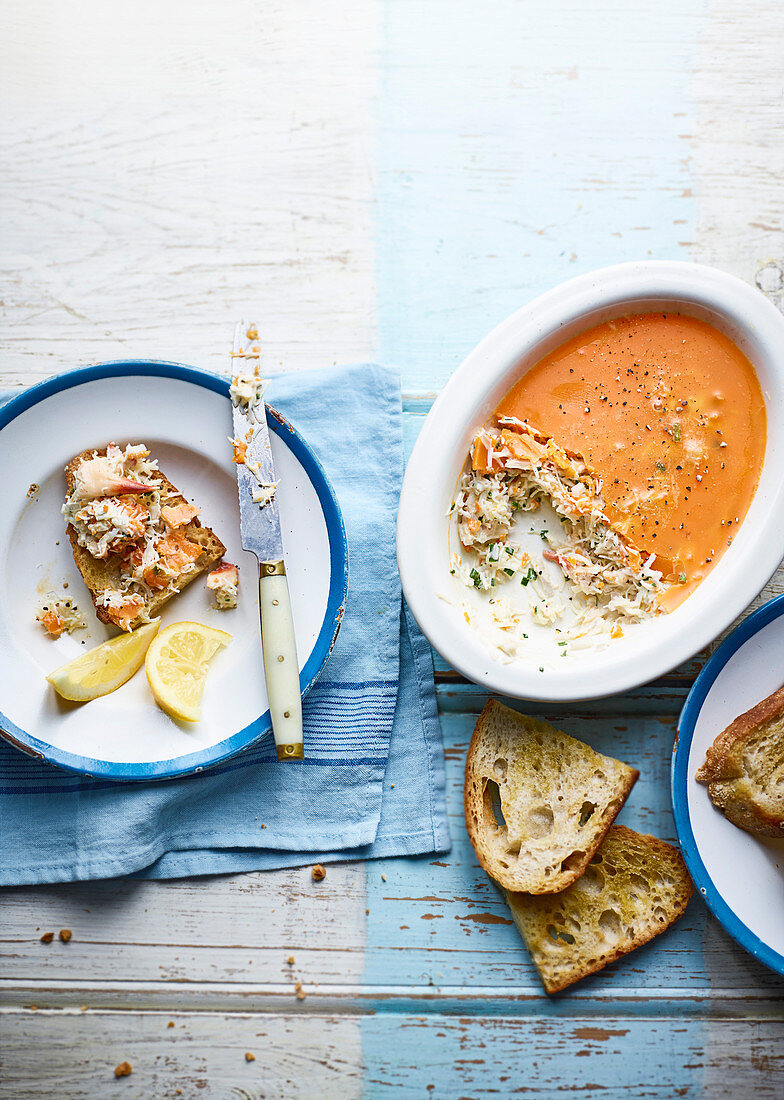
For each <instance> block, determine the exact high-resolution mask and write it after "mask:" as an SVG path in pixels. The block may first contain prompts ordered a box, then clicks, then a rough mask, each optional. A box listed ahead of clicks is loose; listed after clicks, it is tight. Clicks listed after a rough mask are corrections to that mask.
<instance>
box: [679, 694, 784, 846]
mask: <svg viewBox="0 0 784 1100" xmlns="http://www.w3.org/2000/svg"><path fill="white" fill-rule="evenodd" d="M695 778H696V779H697V780H698V781H699V782H700V783H706V784H707V785H708V794H709V795H710V798H711V801H712V802H713V804H714V806H716V807H717V809H719V810H721V811H722V813H723V814H724V816H725V817H726V818H727V819H728V820H729V821H731V822H732V823H733V825H737V826H738V827H739V828H741V829H745V830H746V831H747V832H749V833H758V834H759V835H761V836H771V837H784V687H781V688H779V690H778V691H774V692H773V694H772V695H769V696H768V697H767V699H763V700H762V702H761V703H757V705H756V706H755V707H752V708H751V710H747V711H746V712H745V714H741V715H740V716H739V717H738V718H736V719H735V721H734V722H732V723H731V724H730V725H729V726H727V728H726V729H725V730H723V731H722V732H721V733H720V734H719V735H718V737H717V738H716V740H715V741H714V742H713V744H712V745H711V746H710V748H709V749H708V751H707V753H706V755H705V763H704V764H703V765H702V767H701V768H700V769H699V771H698V772H697V775H696V776H695Z"/></svg>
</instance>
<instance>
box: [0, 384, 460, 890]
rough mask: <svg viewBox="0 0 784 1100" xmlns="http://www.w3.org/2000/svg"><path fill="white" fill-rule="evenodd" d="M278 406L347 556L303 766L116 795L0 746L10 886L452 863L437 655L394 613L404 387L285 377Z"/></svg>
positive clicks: (309, 717)
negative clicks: (336, 629)
mask: <svg viewBox="0 0 784 1100" xmlns="http://www.w3.org/2000/svg"><path fill="white" fill-rule="evenodd" d="M267 399H268V400H269V402H270V404H271V405H273V406H275V407H276V408H277V409H279V411H280V412H281V413H282V414H283V415H284V416H285V417H286V418H287V419H288V420H290V421H291V422H292V424H294V426H295V427H296V428H297V429H298V430H299V431H300V432H301V433H302V434H303V436H304V437H305V438H306V439H307V441H308V443H309V444H310V445H311V446H312V447H313V450H314V451H315V452H316V455H317V457H318V458H319V460H320V461H321V463H322V465H323V466H324V469H325V470H326V472H327V475H328V477H329V478H330V480H331V482H332V485H333V487H334V489H335V492H336V494H337V497H338V500H339V501H340V506H341V509H342V511H343V518H344V521H345V524H346V532H347V535H348V544H349V568H350V581H349V595H348V601H347V605H346V613H345V616H344V619H343V626H342V628H341V631H340V634H339V636H338V642H337V645H336V647H335V650H334V652H333V654H332V656H331V658H330V660H329V662H328V663H327V665H326V668H325V669H324V672H323V674H322V678H321V679H320V680H319V681H318V682H317V683H316V685H315V686H314V688H313V690H312V691H311V692H310V694H309V696H308V697H307V699H306V700H305V704H304V726H305V741H306V751H307V757H306V759H305V761H303V762H302V763H301V764H297V763H291V762H289V763H287V764H285V765H283V766H282V765H279V764H278V763H277V761H276V758H275V751H274V745H273V743H272V738H271V736H269V737H267V738H265V739H264V740H263V741H262V742H261V743H260V744H259V745H258V746H257V747H256V748H254V749H251V750H249V751H248V752H246V753H244V754H242V755H241V756H238V757H235V758H234V759H232V760H229V761H227V762H226V763H225V764H223V765H219V766H217V767H215V768H213V769H212V770H210V771H208V772H205V773H204V774H202V775H198V776H192V777H188V778H186V779H175V780H169V781H165V782H158V783H139V784H126V783H122V784H119V783H112V782H109V781H105V780H104V781H94V780H90V779H81V778H80V777H79V776H76V775H73V774H69V773H67V772H64V771H60V770H59V769H56V768H54V767H51V766H48V765H46V764H41V763H38V762H37V761H35V760H33V759H31V758H29V757H27V756H25V755H24V754H22V753H21V752H18V751H17V750H15V749H13V748H11V747H10V746H9V745H7V744H6V743H5V742H3V741H0V830H1V831H2V840H3V843H2V845H0V883H1V884H3V885H14V884H20V883H40V882H64V881H71V880H75V879H89V878H105V877H110V876H114V875H128V874H134V875H136V876H138V877H142V878H176V877H179V876H183V875H204V874H212V873H215V872H229V871H253V870H261V869H265V868H274V867H286V866H294V865H296V864H302V863H310V862H314V861H319V862H322V863H324V862H327V861H331V860H338V859H357V858H374V857H380V856H395V855H414V854H417V853H425V852H443V851H447V850H448V848H449V830H448V826H447V820H446V809H445V802H444V793H445V792H444V760H443V748H442V743H441V730H440V727H439V723H438V714H437V711H436V703H435V691H434V685H433V666H432V660H431V655H430V649H429V647H428V645H427V642H426V641H425V639H424V638H423V636H422V634H421V633H420V632H419V629H418V628H417V626H416V624H415V623H414V621H413V619H412V618H411V616H410V613H409V612H408V611H407V609H406V608H405V606H403V605H402V604H401V591H400V579H399V577H398V573H397V565H396V561H395V518H396V512H397V501H398V496H399V492H400V482H401V476H402V466H403V452H402V429H401V421H402V413H401V402H400V383H399V379H398V376H397V375H396V374H395V373H394V372H392V371H389V370H386V369H384V368H381V367H378V366H360V367H344V368H337V369H330V370H323V371H313V372H306V373H304V374H296V375H280V376H276V377H275V378H273V379H272V381H271V383H270V386H269V389H268V391H267ZM360 455H361V460H358V456H360Z"/></svg>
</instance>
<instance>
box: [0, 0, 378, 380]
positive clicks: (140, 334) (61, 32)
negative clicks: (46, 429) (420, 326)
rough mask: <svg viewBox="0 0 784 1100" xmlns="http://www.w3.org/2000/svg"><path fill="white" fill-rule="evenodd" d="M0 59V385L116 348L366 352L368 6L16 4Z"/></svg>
mask: <svg viewBox="0 0 784 1100" xmlns="http://www.w3.org/2000/svg"><path fill="white" fill-rule="evenodd" d="M5 15H6V18H5V20H4V27H3V35H2V41H0V50H2V64H1V65H0V99H2V102H3V104H4V107H5V109H4V110H3V111H2V113H0V155H1V156H2V164H3V176H4V182H3V188H2V193H0V221H2V224H3V251H2V257H0V264H2V271H3V284H4V290H3V305H2V309H3V316H4V318H5V320H4V325H3V331H2V334H0V350H2V356H3V360H2V361H3V375H4V380H5V383H6V384H20V385H28V384H29V383H30V382H33V381H35V380H37V379H40V378H42V377H45V376H46V375H49V374H52V373H54V372H56V371H61V370H66V369H70V368H71V367H76V366H80V365H82V364H85V363H90V362H100V361H102V360H107V359H119V358H153V359H171V360H175V361H177V362H185V363H192V364H193V365H195V366H199V367H207V368H212V369H215V370H224V369H225V368H226V363H227V354H228V351H227V349H228V348H229V346H230V340H231V333H232V331H233V325H234V322H235V321H236V319H237V317H238V316H243V315H245V316H256V317H258V318H259V320H260V321H263V324H264V329H263V332H264V340H265V345H266V347H267V349H268V353H269V362H270V364H275V365H277V364H283V365H284V366H285V367H286V368H287V369H300V368H305V367H312V366H328V365H330V364H332V363H334V362H362V361H366V360H368V359H371V358H372V357H373V349H374V345H375V324H374V310H375V280H374V269H373V262H374V247H373V238H372V233H371V227H372V220H371V218H372V203H373V166H372V162H371V158H370V155H369V153H370V149H369V146H370V140H371V139H370V135H371V133H372V118H371V113H370V112H371V107H372V101H373V97H374V96H375V94H376V88H377V69H376V67H375V64H374V56H375V42H376V35H377V20H378V17H379V8H378V5H377V4H375V3H364V2H362V0H325V2H324V3H322V4H320V5H319V9H318V17H317V18H316V17H315V13H314V9H313V6H312V4H311V3H309V2H308V0H286V3H283V4H280V3H272V4H265V5H262V6H260V5H259V4H257V3H255V2H254V0H232V2H231V4H230V5H228V6H224V5H209V4H206V5H205V4H200V5H195V6H194V5H193V4H192V3H190V2H189V0H170V2H168V3H166V4H162V5H156V4H152V3H149V2H148V3H144V4H141V5H139V6H134V7H133V8H128V9H125V10H122V9H121V8H119V7H118V6H117V5H116V4H105V3H103V2H102V0H84V2H81V0H79V2H78V3H77V2H76V0H64V2H63V3H60V4H57V5H55V6H54V7H52V5H50V4H48V3H46V2H45V0H30V2H29V3H27V4H26V5H25V7H24V9H22V8H17V9H12V8H8V10H7V11H6V12H5Z"/></svg>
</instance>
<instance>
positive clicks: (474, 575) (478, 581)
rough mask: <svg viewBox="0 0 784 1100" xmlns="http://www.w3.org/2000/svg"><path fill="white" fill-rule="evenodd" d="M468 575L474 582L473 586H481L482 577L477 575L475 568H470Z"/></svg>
mask: <svg viewBox="0 0 784 1100" xmlns="http://www.w3.org/2000/svg"><path fill="white" fill-rule="evenodd" d="M468 575H469V577H470V578H471V580H472V581H473V582H474V588H481V587H482V578H481V577H480V576H479V574H478V573H477V571H476V569H472V570H471V572H470V573H469V574H468Z"/></svg>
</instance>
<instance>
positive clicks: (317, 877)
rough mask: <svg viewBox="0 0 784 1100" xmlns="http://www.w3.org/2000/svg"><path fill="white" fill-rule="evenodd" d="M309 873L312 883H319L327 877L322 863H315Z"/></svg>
mask: <svg viewBox="0 0 784 1100" xmlns="http://www.w3.org/2000/svg"><path fill="white" fill-rule="evenodd" d="M310 873H311V875H312V876H313V881H314V882H321V880H322V879H323V878H326V877H327V869H326V867H325V866H324V865H323V864H322V863H317V864H316V865H315V867H314V868H313V870H312V871H311V872H310Z"/></svg>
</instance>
